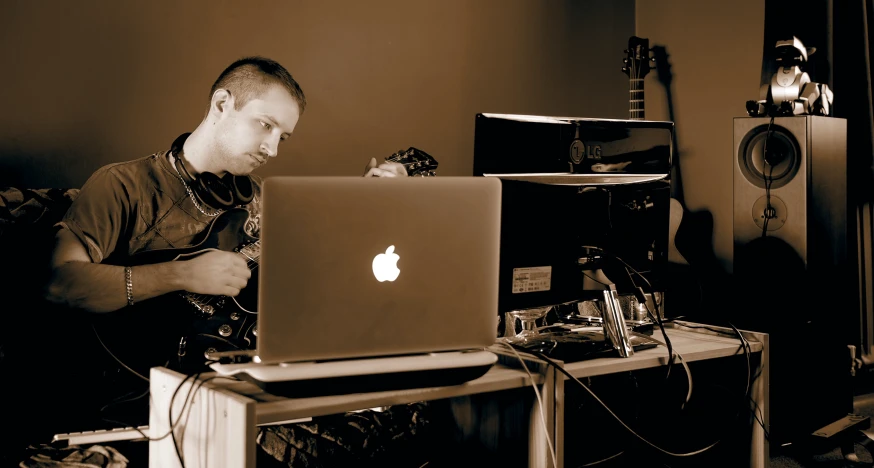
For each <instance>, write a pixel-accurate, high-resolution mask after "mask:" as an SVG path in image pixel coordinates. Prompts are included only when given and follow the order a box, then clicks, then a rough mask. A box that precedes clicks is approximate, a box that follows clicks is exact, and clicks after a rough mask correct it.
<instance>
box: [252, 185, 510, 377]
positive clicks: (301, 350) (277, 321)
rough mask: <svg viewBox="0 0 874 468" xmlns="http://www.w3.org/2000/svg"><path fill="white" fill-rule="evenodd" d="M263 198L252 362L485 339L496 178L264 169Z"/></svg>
mask: <svg viewBox="0 0 874 468" xmlns="http://www.w3.org/2000/svg"><path fill="white" fill-rule="evenodd" d="M262 203H263V205H262V209H263V212H262V219H261V262H260V267H259V268H260V272H259V286H258V303H259V304H258V316H259V317H258V322H259V323H258V345H257V353H258V358H259V359H260V361H261V362H264V363H276V362H301V361H321V360H332V359H346V358H359V357H373V356H392V355H403V354H415V353H429V352H439V351H451V350H461V349H471V348H484V347H487V346H489V345H491V344H492V343H494V340H495V337H496V334H497V321H496V318H497V301H498V266H499V265H498V264H499V250H500V245H499V244H500V216H501V183H500V181H498V180H496V179H491V178H478V177H477V178H474V177H426V178H420V177H415V178H413V177H409V178H362V177H291V176H282V177H268V178H266V179H265V181H264V186H263V201H262Z"/></svg>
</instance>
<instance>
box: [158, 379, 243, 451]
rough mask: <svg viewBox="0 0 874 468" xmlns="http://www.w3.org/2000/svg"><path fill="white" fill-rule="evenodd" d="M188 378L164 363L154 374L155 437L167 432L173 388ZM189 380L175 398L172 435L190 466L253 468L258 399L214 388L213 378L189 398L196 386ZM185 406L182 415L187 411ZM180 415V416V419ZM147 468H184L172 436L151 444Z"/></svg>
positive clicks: (174, 389)
mask: <svg viewBox="0 0 874 468" xmlns="http://www.w3.org/2000/svg"><path fill="white" fill-rule="evenodd" d="M184 379H185V376H184V375H183V374H179V373H177V372H173V371H171V370H169V369H166V368H163V367H155V368H152V370H151V373H150V382H151V383H150V392H151V407H150V412H149V429H150V433H151V434H150V435H151V437H152V438H160V437H162V436H164V435H166V434H169V430H170V424H169V420H168V410H169V407H170V400H171V398H172V396H173V392H175V391H176V388H177V387H179V385H180V384H181V383H182V381H183V380H184ZM192 380H193V379H188V380H187V381H186V382H185V384H184V385H183V386H182V388H180V389H179V391H178V392H177V394H176V399H175V401H174V402H173V421H174V422H176V421H179V422H178V423H176V425H175V429H174V434H175V435H176V442H177V443H179V446H180V452H181V454H182V456H183V457H184V459H185V467H186V468H195V467H209V468H213V467H215V468H255V436H256V434H257V427H256V421H255V403H256V402H255V400H252V399H250V398H246V397H244V396H241V395H238V394H235V393H232V392H230V391H227V390H223V389H216V388H211V386H210V384H209V382H207V383H205V384H203V386H201V387H200V388H199V389H198V390H197V391H196V392H192V396H191V398H190V399H189V403H188V404H187V405H185V403H184V402H185V401H186V396H188V393H189V390H191V387H192V385H194V386H197V385H198V384H199V383H200V382H199V381H194V382H192ZM183 406H184V413H183ZM180 416H182V419H181V420H180V419H179V418H180ZM149 466H150V467H152V468H159V467H160V468H171V467H181V466H182V465H181V464H180V463H179V458H178V455H177V453H176V449H175V448H174V445H173V438H172V437H170V436H169V435H168V436H167V437H164V438H163V439H160V440H154V441H150V442H149Z"/></svg>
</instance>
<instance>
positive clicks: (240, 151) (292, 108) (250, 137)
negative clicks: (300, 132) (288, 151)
mask: <svg viewBox="0 0 874 468" xmlns="http://www.w3.org/2000/svg"><path fill="white" fill-rule="evenodd" d="M299 117H300V107H299V106H298V104H297V102H296V101H295V100H294V98H292V97H291V95H290V94H289V93H288V91H286V90H285V89H284V88H283V87H281V86H279V85H274V86H271V87H270V88H268V90H267V91H266V92H265V93H264V94H262V95H261V96H259V97H257V98H255V99H251V100H250V101H249V102H247V103H246V105H244V106H243V107H242V108H241V109H239V110H236V109H234V108H233V105H232V101H230V102H229V103H228V104H227V105H226V106H225V108H224V109H223V111H222V112H221V116H220V117H219V119H218V122H217V123H216V126H217V128H216V129H215V130H216V135H215V137H216V148H215V152H214V154H213V157H214V158H215V159H214V161H213V163H214V165H215V167H216V168H218V170H219V171H227V172H230V173H232V174H235V175H244V174H249V173H250V172H252V171H253V170H255V169H256V168H258V167H260V166H262V165H263V164H265V163H267V160H268V159H269V158H273V157H276V156H277V155H278V154H279V144H280V143H281V142H282V141H284V140H285V139H286V138H288V137H289V136H291V133H292V132H293V131H294V127H295V126H296V125H297V120H298V118H299ZM214 172H215V171H214Z"/></svg>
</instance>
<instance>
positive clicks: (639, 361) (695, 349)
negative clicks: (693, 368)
mask: <svg viewBox="0 0 874 468" xmlns="http://www.w3.org/2000/svg"><path fill="white" fill-rule="evenodd" d="M700 330H701V331H697V330H693V329H677V328H668V329H666V330H665V331H666V332H667V334H668V338H670V339H671V346H672V347H673V349H674V352H675V353H678V354H680V355H681V356H682V357H683V359H685V360H686V362H687V363H688V362H693V361H700V360H703V359H715V358H720V357H727V356H734V355H736V354H743V353H744V349H743V348H742V347H741V342H740V340H739V339H738V338H736V337H734V338H732V337H728V336H721V335H717V334H715V333H709V332H706V330H705V329H700ZM653 338H655V339H657V340H659V341H663V340H664V337H663V336H662V334H661V333H660V332H659V330H658V328H656V330H655V333H653ZM748 341H749V343H750V348H751V350H752V352H753V353H757V352H760V351H762V343H760V342H758V341H751V340H748ZM667 362H668V349H667V348H665V347H664V346H658V347H656V348H651V349H645V350H643V351H637V352H635V353H634V355H633V356H631V357H628V358H620V357H615V358H612V357H611V358H599V359H591V360H588V361H579V362H569V363H565V366H564V367H565V370H567V371H568V372H569V373H570V374H571V375H573V376H574V377H590V376H595V375H603V374H611V373H614V372H626V371H632V370H639V369H647V368H650V367H658V366H664V365H665V364H667ZM674 362H675V364H676V363H679V359H678V358H675V361H674Z"/></svg>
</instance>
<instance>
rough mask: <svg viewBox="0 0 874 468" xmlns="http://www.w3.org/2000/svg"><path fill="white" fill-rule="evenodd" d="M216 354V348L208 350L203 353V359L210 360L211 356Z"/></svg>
mask: <svg viewBox="0 0 874 468" xmlns="http://www.w3.org/2000/svg"><path fill="white" fill-rule="evenodd" d="M214 352H216V349H215V348H206V351H204V352H203V357H205V358H206V359H210V357H209V355H210V354H212V353H214Z"/></svg>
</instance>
